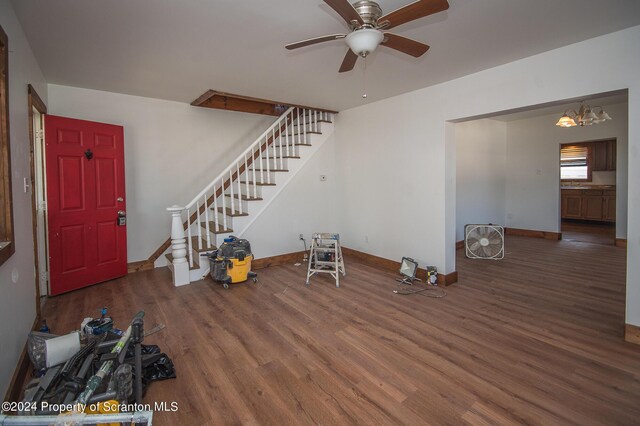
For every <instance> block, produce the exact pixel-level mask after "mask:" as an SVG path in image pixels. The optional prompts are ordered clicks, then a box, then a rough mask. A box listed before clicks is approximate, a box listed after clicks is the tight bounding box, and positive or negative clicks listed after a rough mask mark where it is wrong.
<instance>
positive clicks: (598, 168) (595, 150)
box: [591, 139, 616, 172]
mask: <svg viewBox="0 0 640 426" xmlns="http://www.w3.org/2000/svg"><path fill="white" fill-rule="evenodd" d="M591 161H592V163H591V171H594V172H602V171H612V170H615V169H616V141H615V139H612V140H606V141H598V142H591Z"/></svg>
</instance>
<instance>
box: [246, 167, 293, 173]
mask: <svg viewBox="0 0 640 426" xmlns="http://www.w3.org/2000/svg"><path fill="white" fill-rule="evenodd" d="M249 171H250V172H253V171H254V169H249ZM255 171H256V172H257V173H260V169H255ZM262 171H263V172H266V171H267V169H266V168H263V169H262ZM269 171H270V172H288V171H289V170H288V169H269Z"/></svg>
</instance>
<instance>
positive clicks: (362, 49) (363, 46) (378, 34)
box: [345, 28, 384, 56]
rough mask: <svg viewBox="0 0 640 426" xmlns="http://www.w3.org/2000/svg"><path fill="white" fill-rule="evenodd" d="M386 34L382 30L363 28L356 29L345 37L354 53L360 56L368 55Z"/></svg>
mask: <svg viewBox="0 0 640 426" xmlns="http://www.w3.org/2000/svg"><path fill="white" fill-rule="evenodd" d="M383 39H384V35H383V34H382V31H378V30H374V29H372V28H363V29H361V30H355V31H353V32H351V33H349V34H348V35H347V37H345V42H346V43H347V46H349V49H351V51H352V52H353V53H355V54H356V55H359V56H363V55H365V56H366V55H367V54H369V53H371V52H373V51H374V50H376V48H377V47H378V45H380V43H382V40H383Z"/></svg>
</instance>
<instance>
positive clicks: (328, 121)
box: [293, 118, 332, 126]
mask: <svg viewBox="0 0 640 426" xmlns="http://www.w3.org/2000/svg"><path fill="white" fill-rule="evenodd" d="M316 121H317V122H318V123H332V121H331V120H325V119H320V118H319V119H318V120H316ZM309 124H311V123H309V122H305V126H308V125H309ZM293 125H294V126H301V124H300V123H294V124H293Z"/></svg>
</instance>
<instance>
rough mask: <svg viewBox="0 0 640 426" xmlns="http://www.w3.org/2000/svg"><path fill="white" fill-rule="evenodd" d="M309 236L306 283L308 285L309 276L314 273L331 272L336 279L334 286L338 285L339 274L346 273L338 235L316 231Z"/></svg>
mask: <svg viewBox="0 0 640 426" xmlns="http://www.w3.org/2000/svg"><path fill="white" fill-rule="evenodd" d="M311 238H312V240H311V253H310V255H309V268H308V269H307V282H306V284H307V285H309V278H311V277H312V276H313V275H315V274H331V276H332V277H333V278H335V279H336V287H340V274H342V275H343V276H345V275H347V273H346V272H345V269H344V259H343V258H342V249H341V248H340V235H339V234H331V233H318V234H313V236H312V237H311Z"/></svg>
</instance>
